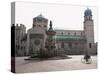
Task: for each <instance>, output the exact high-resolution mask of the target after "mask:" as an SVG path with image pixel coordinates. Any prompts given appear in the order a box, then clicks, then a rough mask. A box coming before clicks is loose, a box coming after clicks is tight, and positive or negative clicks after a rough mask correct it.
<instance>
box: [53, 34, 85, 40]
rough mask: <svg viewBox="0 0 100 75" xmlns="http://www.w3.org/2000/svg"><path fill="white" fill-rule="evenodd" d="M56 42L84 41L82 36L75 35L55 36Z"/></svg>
mask: <svg viewBox="0 0 100 75" xmlns="http://www.w3.org/2000/svg"><path fill="white" fill-rule="evenodd" d="M55 38H56V40H60V41H61V40H85V38H84V37H82V36H78V35H77V36H76V35H74V36H73V35H56V37H55Z"/></svg>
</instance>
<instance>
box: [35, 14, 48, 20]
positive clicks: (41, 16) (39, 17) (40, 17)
mask: <svg viewBox="0 0 100 75" xmlns="http://www.w3.org/2000/svg"><path fill="white" fill-rule="evenodd" d="M34 19H45V20H47V19H46V18H45V17H44V16H43V15H42V14H39V15H38V16H36V17H35V18H34Z"/></svg>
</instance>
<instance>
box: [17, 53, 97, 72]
mask: <svg viewBox="0 0 100 75" xmlns="http://www.w3.org/2000/svg"><path fill="white" fill-rule="evenodd" d="M69 57H72V58H71V59H60V60H41V61H38V60H36V61H25V60H24V59H25V58H27V57H16V73H29V72H47V71H64V70H66V71H67V70H81V69H96V68H97V56H92V63H91V64H84V63H82V62H81V58H82V57H83V56H82V55H69Z"/></svg>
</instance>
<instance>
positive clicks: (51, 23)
mask: <svg viewBox="0 0 100 75" xmlns="http://www.w3.org/2000/svg"><path fill="white" fill-rule="evenodd" d="M50 29H52V21H51V20H50Z"/></svg>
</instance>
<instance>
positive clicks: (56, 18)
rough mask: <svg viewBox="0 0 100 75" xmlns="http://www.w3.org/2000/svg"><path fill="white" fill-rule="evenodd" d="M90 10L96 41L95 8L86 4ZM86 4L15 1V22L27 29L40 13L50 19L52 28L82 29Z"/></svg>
mask: <svg viewBox="0 0 100 75" xmlns="http://www.w3.org/2000/svg"><path fill="white" fill-rule="evenodd" d="M88 8H90V9H91V10H92V15H93V20H94V32H95V42H97V8H96V7H93V6H88ZM86 9H87V6H79V5H65V4H49V3H47V4H46V3H33V2H32V3H31V2H17V3H16V10H15V11H16V12H15V13H16V15H15V17H16V18H15V23H18V24H20V23H22V24H24V25H25V26H26V28H27V29H29V28H31V27H32V24H33V23H32V21H33V18H34V17H36V16H38V15H39V14H42V15H43V16H44V17H45V18H47V19H48V20H49V21H50V20H52V22H53V28H54V29H64V30H83V21H84V11H85V10H86Z"/></svg>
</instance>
